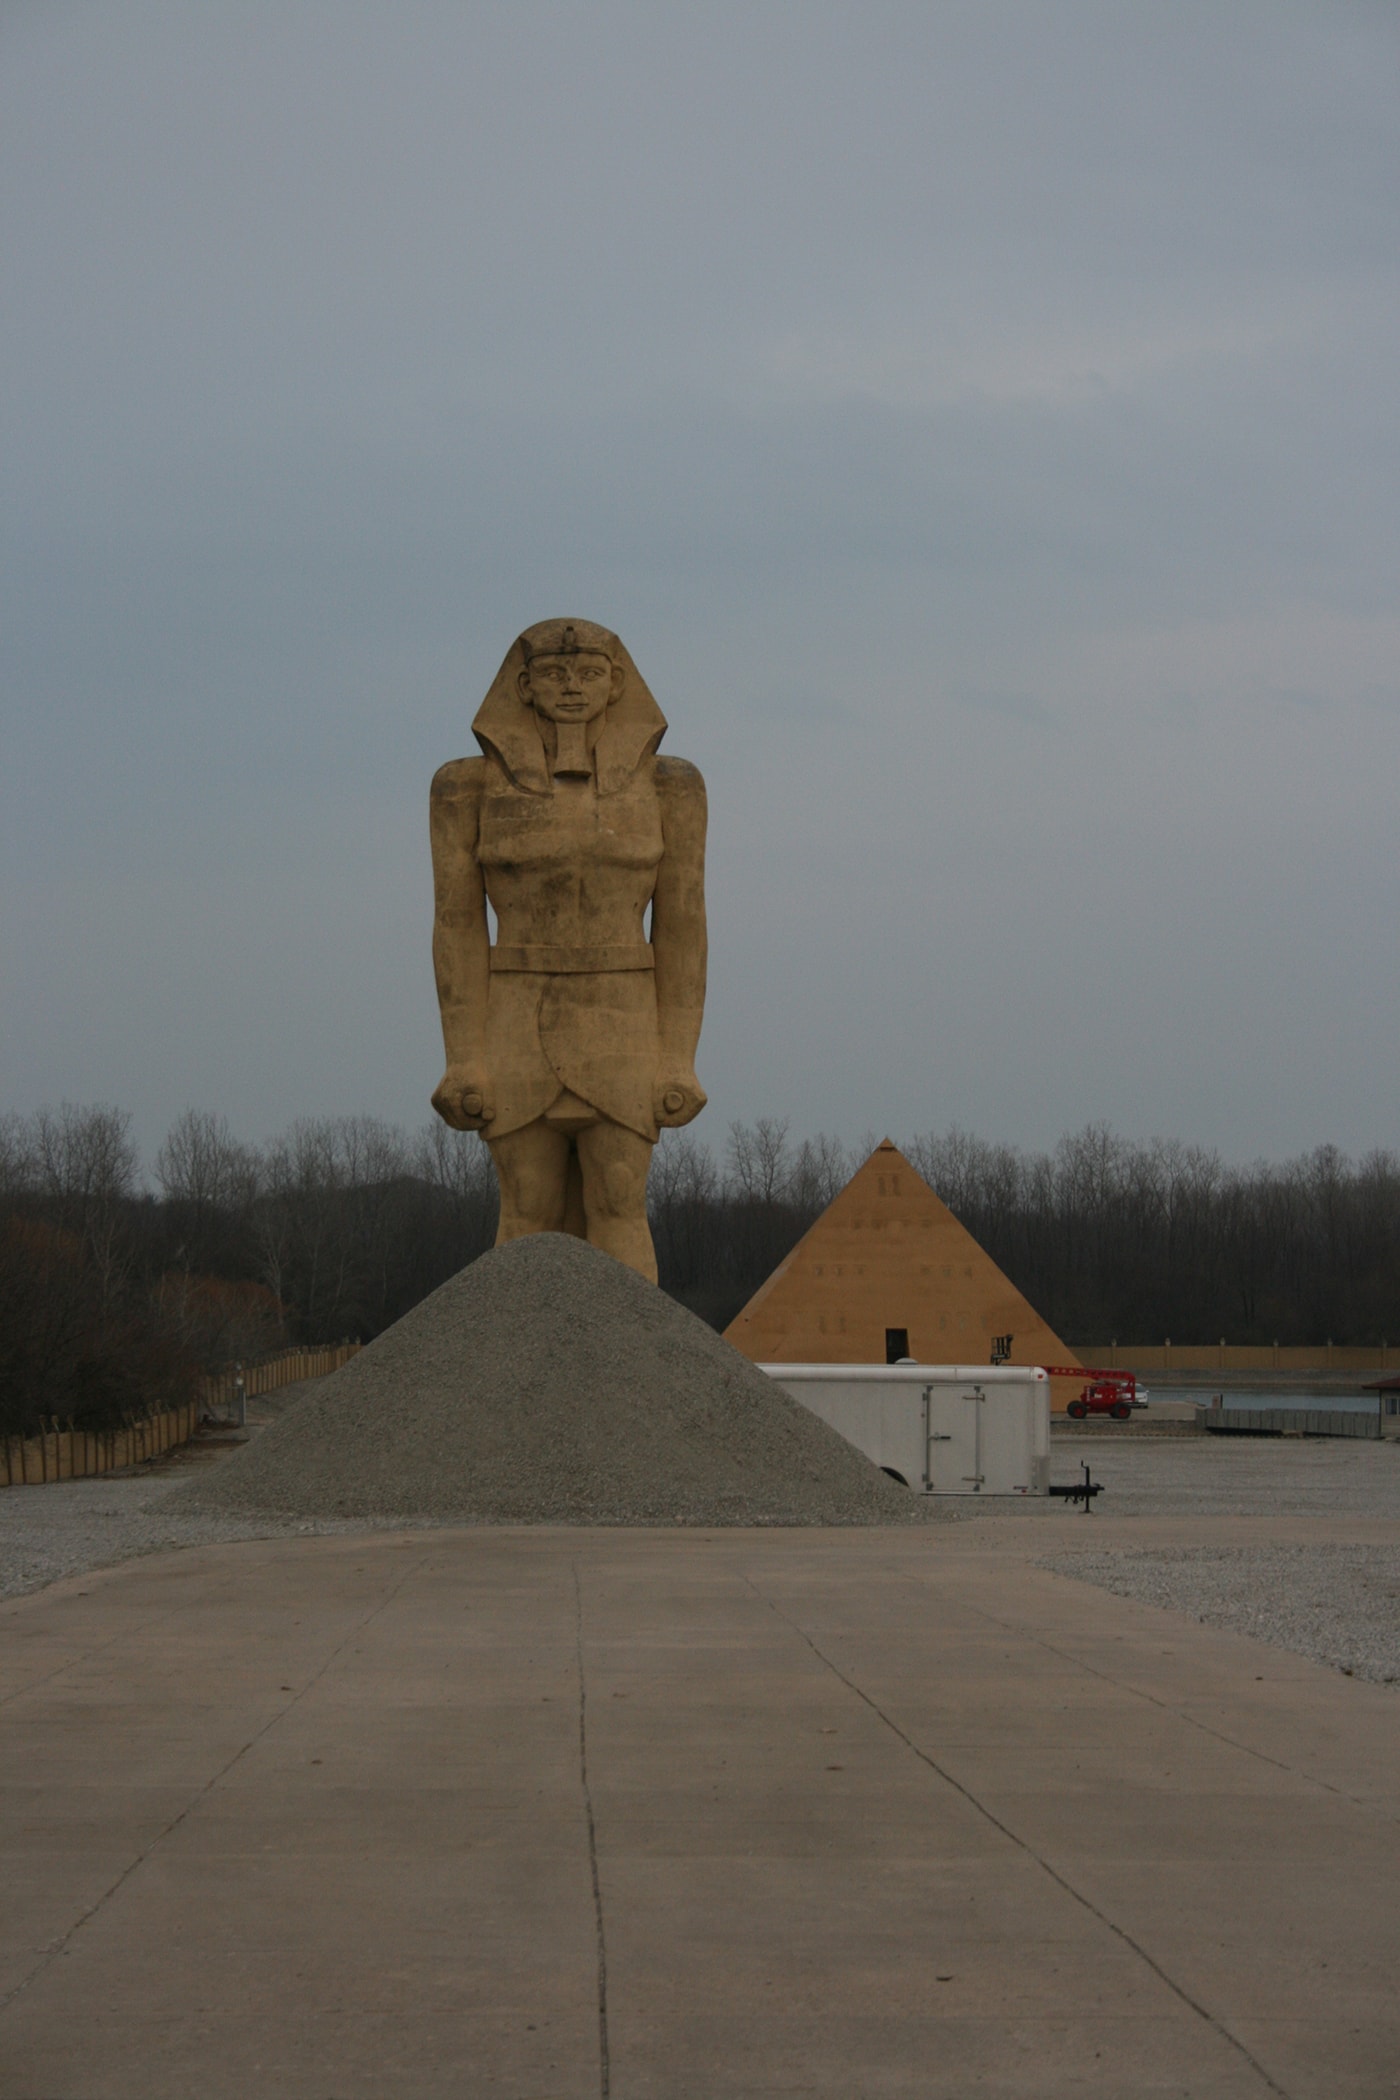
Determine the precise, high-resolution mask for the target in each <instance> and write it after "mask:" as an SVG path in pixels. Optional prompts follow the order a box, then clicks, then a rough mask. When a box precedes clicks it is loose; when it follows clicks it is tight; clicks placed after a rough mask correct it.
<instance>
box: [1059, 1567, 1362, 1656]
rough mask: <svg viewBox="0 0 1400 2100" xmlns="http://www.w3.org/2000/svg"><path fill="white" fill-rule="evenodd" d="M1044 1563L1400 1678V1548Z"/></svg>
mask: <svg viewBox="0 0 1400 2100" xmlns="http://www.w3.org/2000/svg"><path fill="white" fill-rule="evenodd" d="M1038 1565H1039V1566H1041V1567H1043V1568H1053V1569H1054V1570H1055V1572H1056V1573H1057V1574H1061V1575H1072V1576H1074V1577H1075V1579H1076V1580H1077V1581H1080V1582H1091V1583H1094V1584H1095V1585H1096V1586H1097V1587H1098V1588H1099V1589H1104V1590H1111V1591H1112V1592H1113V1594H1114V1596H1115V1597H1131V1598H1132V1599H1133V1600H1134V1601H1135V1602H1136V1603H1138V1604H1157V1605H1160V1606H1162V1607H1163V1609H1165V1610H1167V1611H1181V1612H1186V1613H1188V1614H1189V1615H1190V1617H1191V1618H1193V1619H1199V1620H1200V1622H1201V1624H1202V1625H1203V1626H1221V1627H1224V1628H1225V1629H1226V1630H1227V1631H1229V1632H1230V1633H1247V1634H1249V1635H1250V1636H1251V1637H1252V1638H1253V1639H1255V1640H1258V1641H1266V1642H1268V1644H1269V1645H1270V1646H1271V1647H1274V1648H1287V1649H1289V1650H1291V1652H1292V1653H1293V1654H1294V1655H1307V1656H1310V1657H1311V1658H1312V1660H1313V1661H1314V1662H1322V1663H1331V1664H1332V1666H1333V1668H1334V1669H1338V1670H1342V1671H1344V1672H1345V1673H1346V1675H1347V1676H1348V1677H1368V1678H1370V1679H1371V1681H1372V1683H1373V1684H1395V1683H1396V1682H1397V1681H1400V1544H1392V1545H1388V1546H1378V1545H1339V1544H1321V1543H1319V1544H1316V1545H1263V1544H1259V1545H1235V1546H1175V1547H1166V1548H1158V1549H1153V1550H1147V1551H1144V1550H1142V1549H1139V1548H1133V1547H1128V1548H1126V1549H1120V1550H1119V1551H1117V1552H1115V1551H1112V1550H1109V1551H1107V1552H1094V1551H1085V1552H1081V1553H1064V1554H1055V1555H1053V1556H1051V1557H1049V1558H1047V1559H1042V1560H1041V1561H1040V1562H1039V1563H1038Z"/></svg>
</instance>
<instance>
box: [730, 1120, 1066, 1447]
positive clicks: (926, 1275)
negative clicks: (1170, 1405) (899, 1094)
mask: <svg viewBox="0 0 1400 2100" xmlns="http://www.w3.org/2000/svg"><path fill="white" fill-rule="evenodd" d="M725 1340H726V1341H729V1342H732V1343H733V1345H734V1347H735V1348H736V1349H739V1350H742V1352H743V1354H744V1355H745V1356H748V1357H751V1358H752V1359H753V1361H754V1362H755V1363H835V1364H883V1363H887V1362H889V1361H891V1360H892V1359H894V1358H897V1357H900V1356H912V1357H914V1358H915V1359H916V1360H917V1361H918V1362H919V1363H926V1364H985V1363H1013V1364H1046V1365H1053V1364H1064V1365H1072V1364H1073V1363H1074V1362H1075V1358H1074V1356H1073V1355H1072V1354H1071V1352H1070V1351H1069V1350H1068V1349H1066V1347H1065V1345H1064V1343H1063V1342H1062V1341H1061V1340H1060V1339H1059V1336H1058V1335H1056V1334H1055V1333H1053V1332H1052V1330H1051V1329H1050V1328H1049V1327H1047V1326H1046V1324H1045V1322H1044V1320H1042V1319H1041V1317H1040V1315H1039V1313H1037V1312H1036V1311H1035V1310H1034V1308H1033V1307H1032V1306H1031V1305H1029V1304H1028V1303H1027V1301H1026V1300H1025V1299H1024V1298H1023V1297H1022V1296H1021V1293H1020V1292H1019V1291H1018V1290H1017V1289H1016V1286H1015V1285H1014V1284H1013V1283H1011V1282H1009V1281H1008V1279H1007V1278H1006V1277H1005V1276H1003V1275H1002V1273H1001V1270H1000V1269H999V1268H998V1267H997V1265H996V1263H995V1262H994V1261H993V1260H992V1258H991V1256H990V1255H989V1254H985V1253H984V1252H983V1251H982V1249H981V1248H980V1247H979V1246H978V1244H977V1242H976V1240H975V1239H974V1238H973V1237H972V1234H971V1233H970V1232H969V1231H968V1230H967V1228H966V1227H965V1226H963V1225H960V1224H959V1223H958V1221H957V1219H956V1218H955V1217H954V1216H953V1213H952V1212H951V1211H950V1210H949V1208H948V1206H947V1204H946V1203H942V1202H940V1201H939V1199H938V1197H937V1196H936V1195H935V1194H934V1192H933V1190H932V1189H931V1188H930V1187H929V1185H928V1183H927V1182H926V1181H925V1180H924V1178H923V1176H922V1175H921V1174H919V1173H917V1172H916V1171H915V1169H914V1168H913V1167H911V1166H910V1164H909V1162H908V1160H907V1159H906V1158H905V1157H904V1154H903V1153H902V1152H901V1151H899V1149H898V1147H897V1146H894V1145H892V1144H891V1143H890V1141H889V1139H888V1138H886V1139H885V1142H884V1143H883V1144H882V1145H880V1146H879V1147H878V1148H877V1149H876V1150H875V1151H874V1152H872V1153H871V1155H870V1157H869V1159H868V1160H867V1161H866V1162H865V1165H864V1166H863V1167H861V1168H860V1169H859V1171H858V1172H857V1173H856V1174H855V1175H854V1176H853V1177H852V1178H851V1180H850V1181H848V1182H847V1184H846V1186H845V1188H843V1189H842V1191H841V1193H840V1195H839V1196H837V1197H836V1198H835V1199H834V1200H833V1201H832V1202H831V1203H829V1204H828V1205H827V1207H826V1209H825V1210H824V1211H823V1212H822V1214H821V1216H820V1217H819V1218H818V1219H817V1221H816V1223H815V1225H813V1226H812V1227H811V1229H810V1230H809V1231H808V1232H806V1233H804V1235H803V1237H802V1238H801V1239H800V1240H799V1241H798V1243H797V1245H796V1246H795V1247H794V1248H793V1250H792V1252H791V1254H789V1255H788V1257H787V1259H786V1260H785V1261H782V1262H780V1263H779V1265H778V1267H777V1268H776V1269H775V1270H774V1271H773V1274H772V1275H771V1276H770V1277H769V1279H768V1281H767V1282H766V1283H765V1284H763V1285H762V1286H761V1287H760V1288H759V1289H758V1290H757V1291H755V1293H754V1295H753V1297H752V1298H750V1300H749V1302H748V1304H747V1305H746V1306H745V1307H744V1309H743V1311H742V1312H741V1313H739V1314H737V1315H736V1317H735V1318H734V1320H733V1321H731V1323H730V1325H729V1326H728V1327H727V1328H726V1329H725ZM1061 1387H1063V1388H1064V1390H1063V1391H1061V1390H1059V1388H1061ZM1051 1390H1052V1394H1053V1403H1052V1404H1053V1405H1054V1406H1055V1407H1057V1408H1063V1407H1064V1405H1065V1403H1066V1401H1067V1400H1069V1399H1072V1398H1073V1396H1074V1392H1075V1391H1077V1390H1078V1385H1077V1383H1075V1384H1074V1385H1073V1387H1072V1388H1071V1382H1070V1381H1068V1380H1064V1379H1056V1381H1055V1384H1054V1386H1053V1387H1052V1389H1051Z"/></svg>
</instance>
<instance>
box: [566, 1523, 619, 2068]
mask: <svg viewBox="0 0 1400 2100" xmlns="http://www.w3.org/2000/svg"><path fill="white" fill-rule="evenodd" d="M572 1566H573V1576H574V1648H575V1653H576V1655H577V1658H578V1767H579V1784H580V1786H581V1788H582V1791H583V1815H584V1822H585V1824H586V1825H587V1828H588V1866H589V1871H590V1873H591V1874H592V1877H593V1930H594V1938H595V1942H596V1945H597V1950H598V2092H599V2096H600V2100H609V2095H610V2094H611V2092H612V2059H611V2056H610V2053H609V2049H608V1947H607V1940H606V1938H605V1936H604V1932H603V1885H602V1882H601V1881H600V1879H599V1876H598V1831H597V1825H596V1824H595V1822H594V1819H593V1792H592V1789H591V1787H590V1786H589V1783H588V1694H587V1690H586V1688H585V1684H584V1675H583V1582H582V1580H581V1578H580V1576H579V1571H578V1562H577V1561H574V1562H573V1563H572Z"/></svg>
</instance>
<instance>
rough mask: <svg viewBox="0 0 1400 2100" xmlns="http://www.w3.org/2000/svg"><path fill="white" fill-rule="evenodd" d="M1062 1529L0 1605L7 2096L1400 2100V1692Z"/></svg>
mask: <svg viewBox="0 0 1400 2100" xmlns="http://www.w3.org/2000/svg"><path fill="white" fill-rule="evenodd" d="M1077 1521H1079V1520H1077V1519H1075V1518H1071V1517H1069V1516H1068V1515H1067V1514H1065V1516H1064V1523H1063V1525H1051V1524H1047V1523H1046V1522H1045V1521H1043V1520H1041V1519H1040V1518H1038V1517H1031V1516H1030V1514H1029V1513H1026V1516H1025V1517H1024V1518H1023V1519H1022V1518H1010V1519H1007V1520H1001V1521H998V1520H984V1521H982V1522H979V1523H976V1524H956V1523H950V1524H937V1525H932V1526H929V1527H927V1528H924V1529H919V1530H917V1531H911V1532H907V1533H906V1532H878V1531H877V1532H870V1531H851V1532H797V1531H769V1532H752V1531H750V1532H715V1533H699V1532H697V1533H689V1532H664V1533H662V1532H635V1531H567V1530H535V1531H525V1530H515V1531H511V1530H479V1531H474V1532H415V1533H409V1534H385V1533H378V1534H370V1535H360V1536H351V1537H334V1538H313V1539H306V1540H294V1541H287V1540H282V1541H278V1542H276V1543H271V1542H262V1543H253V1544H245V1545H238V1546H221V1547H211V1548H207V1549H200V1550H197V1551H193V1552H187V1553H179V1554H170V1555H166V1556H162V1557H159V1558H153V1559H149V1560H144V1561H140V1562H137V1563H134V1564H130V1565H127V1566H125V1567H121V1568H117V1569H113V1570H109V1571H107V1572H105V1573H101V1574H94V1575H87V1576H84V1577H80V1578H76V1579H74V1580H72V1581H70V1582H67V1583H64V1584H60V1585H57V1586H55V1587H54V1588H53V1589H51V1590H48V1591H45V1592H42V1593H40V1594H38V1595H36V1596H32V1597H28V1598H24V1599H20V1600H18V1601H16V1602H14V1603H11V1604H9V1605H7V1606H5V1607H3V1608H0V1701H3V1703H0V1786H2V1787H3V1792H2V1793H0V1851H3V1858H2V1859H0V1874H2V1875H3V1881H4V1887H5V1890H6V1892H7V1893H6V1897H5V1901H4V1904H3V1919H0V2001H3V2010H0V2095H3V2096H4V2100H137V2096H139V2100H167V2096H169V2100H186V2096H189V2100H193V2096H198V2100H225V2096H230V2100H232V2096H238V2100H242V2096H252V2095H255V2094H256V2095H258V2096H266V2100H304V2096H306V2100H310V2096H315V2100H371V2096H372V2100H384V2096H396V2095H404V2096H412V2100H438V2096H440V2095H441V2096H446V2095H452V2096H454V2100H458V2096H464V2095H465V2096H475V2095H509V2096H513V2100H525V2096H536V2095H549V2096H556V2095H557V2096H570V2100H572V2096H575V2095H577V2096H588V2100H593V2096H597V2095H600V2094H603V2095H611V2096H617V2100H675V2096H686V2100H691V2096H694V2100H714V2096H730V2095H750V2094H753V2095H757V2094H772V2093H812V2094H819V2095H823V2096H838V2095H839V2096H841V2100H851V2096H864V2095H870V2096H872V2100H874V2096H885V2095H896V2094H898V2095H904V2094H917V2095H921V2096H922V2095H937V2096H942V2095H948V2096H962V2095H965V2094H971V2093H978V2094H996V2095H1013V2094H1014V2095H1034V2096H1037V2100H1040V2096H1046V2100H1049V2096H1058V2095H1069V2094H1102V2095H1106V2096H1111V2100H1123V2096H1135V2095H1139V2094H1142V2095H1149V2094H1150V2095H1154V2096H1155V2095H1174V2096H1177V2095H1179V2096H1187V2095H1189V2096H1191V2100H1216V2096H1222V2100H1223V2096H1230V2100H1234V2096H1240V2100H1245V2096H1255V2095H1264V2094H1270V2093H1273V2094H1286V2095H1288V2096H1289V2100H1314V2096H1316V2100H1324V2096H1325V2100H1361V2096H1366V2100H1379V2096H1381V2095H1397V2094H1400V2000H1397V1991H1396V1985H1397V1972H1398V1971H1400V1933H1397V1926H1398V1925H1400V1874H1397V1868H1400V1829H1397V1802H1400V1791H1397V1787H1396V1782H1395V1773H1396V1746H1397V1722H1398V1721H1400V1703H1398V1702H1397V1695H1396V1693H1395V1692H1394V1691H1392V1690H1389V1689H1385V1688H1380V1687H1375V1686H1370V1685H1364V1684H1361V1683H1359V1682H1354V1681H1349V1680H1347V1679H1345V1678H1342V1677H1340V1676H1339V1675H1337V1674H1336V1673H1335V1672H1333V1671H1329V1670H1327V1669H1324V1668H1322V1667H1321V1666H1319V1665H1316V1664H1312V1663H1309V1662H1306V1661H1303V1660H1301V1659H1299V1658H1296V1657H1293V1656H1289V1655H1286V1654H1283V1653H1281V1652H1279V1651H1276V1650H1272V1649H1266V1648H1263V1647H1261V1646H1259V1645H1257V1644H1255V1643H1252V1642H1249V1641H1247V1640H1244V1639H1241V1638H1239V1637H1237V1636H1234V1635H1229V1634H1222V1633H1214V1632H1210V1631H1207V1630H1206V1629H1204V1628H1202V1627H1200V1626H1198V1625H1195V1624H1194V1623H1192V1622H1190V1621H1188V1620H1185V1619H1183V1618H1179V1617H1177V1616H1175V1615H1170V1614H1167V1613H1163V1612H1159V1611H1155V1610H1153V1609H1150V1608H1148V1607H1145V1606H1142V1605H1138V1604H1134V1603H1130V1602H1128V1601H1126V1600H1124V1599H1120V1598H1117V1597H1113V1596H1109V1595H1106V1594H1104V1593H1102V1592H1099V1591H1096V1590H1090V1589H1088V1588H1086V1587H1085V1586H1083V1585H1081V1584H1078V1583H1075V1582H1073V1581H1072V1580H1068V1579H1066V1578H1065V1577H1063V1576H1060V1575H1054V1574H1050V1573H1048V1572H1045V1571H1043V1570H1040V1569H1037V1568H1036V1567H1035V1566H1034V1565H1033V1557H1034V1554H1035V1553H1036V1552H1038V1551H1043V1550H1044V1548H1045V1547H1046V1546H1047V1545H1048V1544H1049V1543H1051V1539H1052V1537H1053V1540H1054V1542H1055V1543H1056V1544H1057V1545H1058V1544H1063V1543H1064V1542H1065V1540H1066V1539H1067V1538H1069V1537H1071V1536H1073V1534H1072V1532H1069V1531H1067V1530H1066V1529H1065V1528H1064V1527H1065V1526H1072V1525H1073V1524H1074V1523H1075V1522H1077ZM1096 1523H1097V1524H1098V1529H1096V1531H1095V1532H1094V1534H1093V1535H1094V1537H1095V1539H1096V1540H1098V1541H1100V1542H1103V1543H1106V1542H1107V1541H1108V1540H1109V1539H1111V1538H1112V1536H1113V1535H1114V1534H1113V1529H1112V1527H1111V1525H1110V1524H1108V1523H1103V1522H1101V1521H1100V1520H1096ZM1368 1529H1374V1526H1371V1527H1368ZM1142 1535H1143V1534H1142V1529H1141V1527H1137V1528H1136V1529H1135V1531H1134V1537H1135V1538H1141V1537H1142ZM1213 1535H1214V1536H1217V1537H1219V1536H1221V1535H1222V1527H1221V1526H1217V1527H1216V1528H1215V1530H1214V1532H1213Z"/></svg>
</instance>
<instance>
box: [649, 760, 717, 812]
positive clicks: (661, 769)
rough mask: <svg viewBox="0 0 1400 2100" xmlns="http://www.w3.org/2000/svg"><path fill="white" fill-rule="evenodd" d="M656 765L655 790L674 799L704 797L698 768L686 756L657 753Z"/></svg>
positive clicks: (703, 784) (703, 786)
mask: <svg viewBox="0 0 1400 2100" xmlns="http://www.w3.org/2000/svg"><path fill="white" fill-rule="evenodd" d="M654 763H655V766H656V790H657V793H658V794H660V795H665V796H667V797H668V798H670V799H672V800H674V801H677V802H679V801H683V800H684V801H700V802H703V801H704V799H705V782H704V780H703V778H702V777H701V773H700V768H699V767H698V766H693V765H692V764H691V763H690V760H689V759H688V758H662V757H660V756H659V755H658V757H657V758H656V760H655V762H654Z"/></svg>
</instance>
